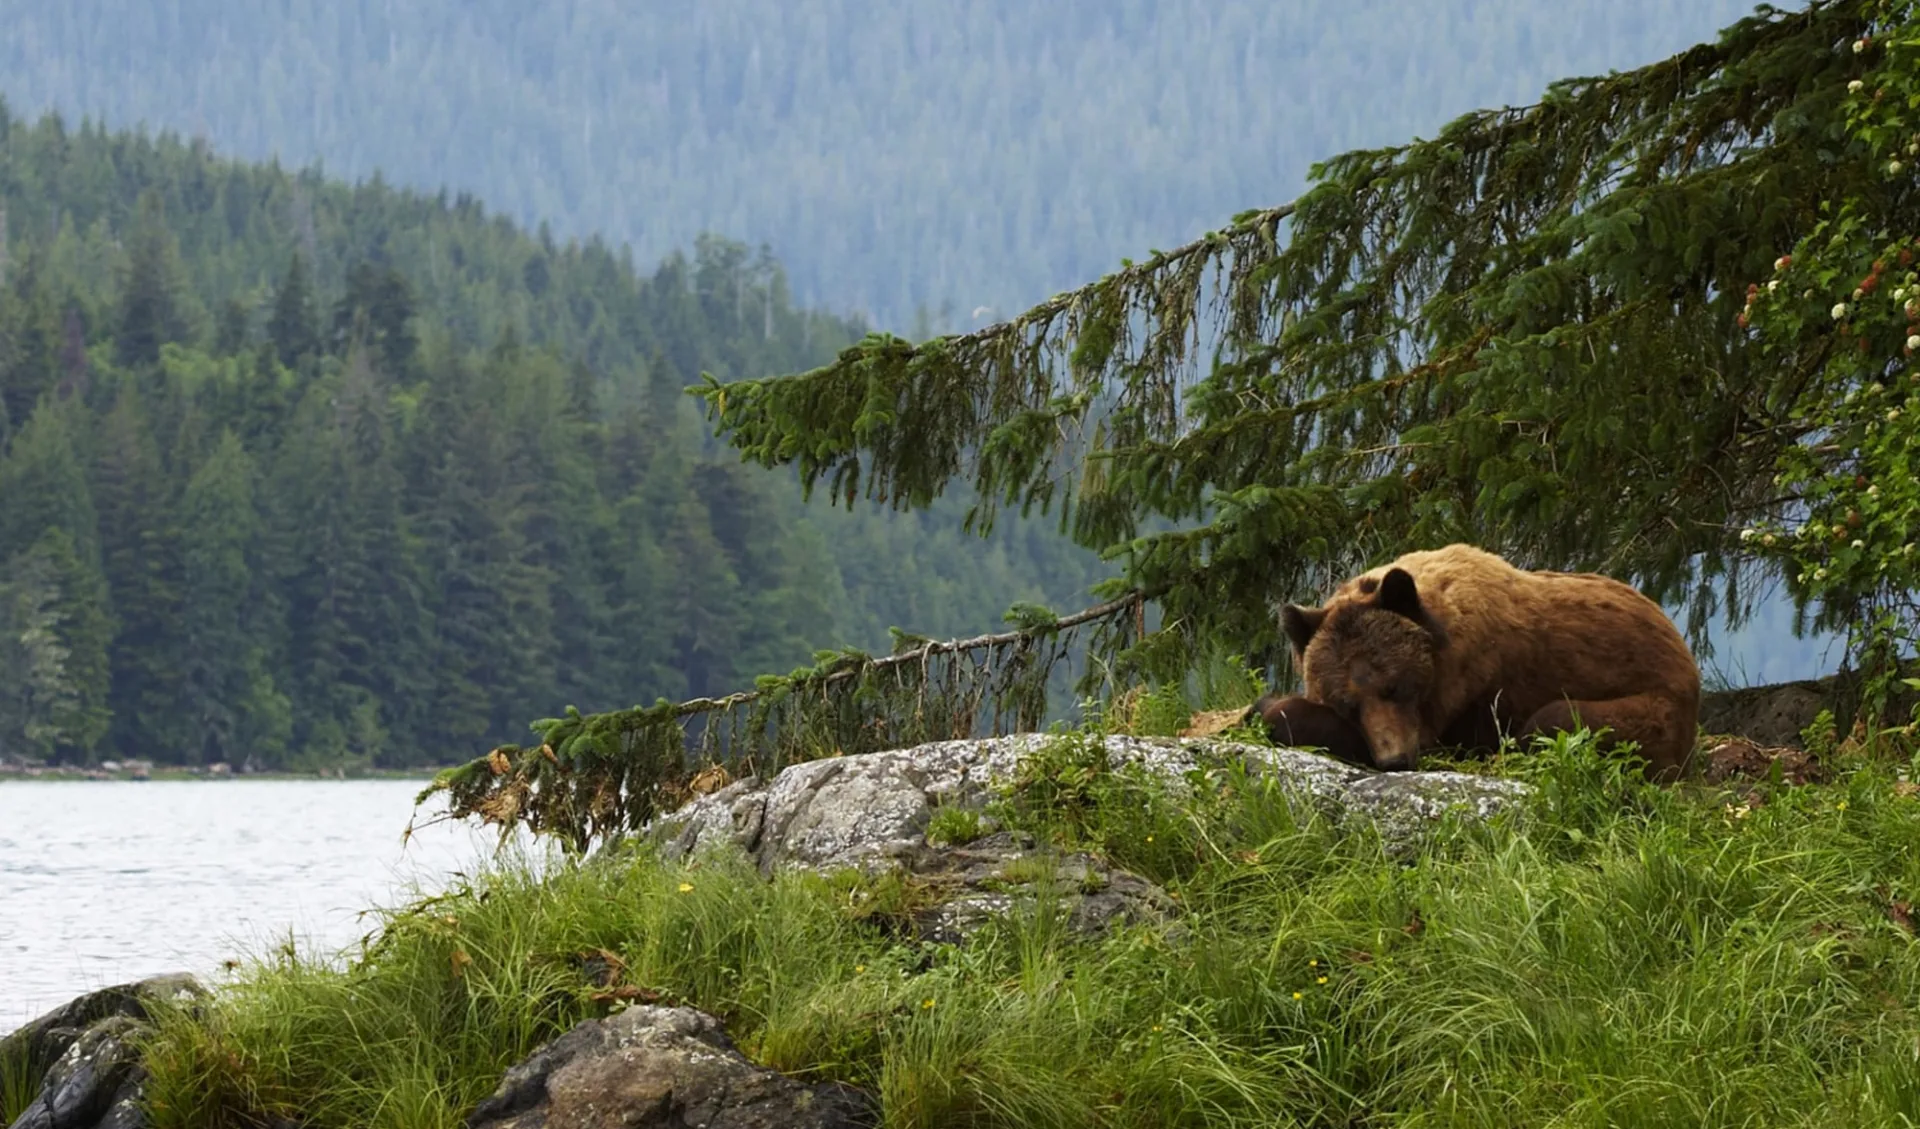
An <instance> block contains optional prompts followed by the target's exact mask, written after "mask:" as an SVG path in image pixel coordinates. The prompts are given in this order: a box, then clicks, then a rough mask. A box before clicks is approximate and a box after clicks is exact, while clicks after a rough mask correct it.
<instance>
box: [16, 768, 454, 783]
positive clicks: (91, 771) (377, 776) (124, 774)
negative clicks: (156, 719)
mask: <svg viewBox="0 0 1920 1129" xmlns="http://www.w3.org/2000/svg"><path fill="white" fill-rule="evenodd" d="M220 767H221V768H225V766H224V765H223V766H220ZM443 771H445V768H443V767H434V768H420V769H362V770H356V771H353V772H344V771H324V770H323V771H315V772H293V771H288V770H276V771H270V772H234V771H231V770H228V771H214V770H211V769H208V768H181V767H177V766H164V767H162V766H155V767H152V768H139V767H134V768H128V767H116V768H111V769H109V768H102V767H93V768H79V767H67V766H53V765H24V766H23V765H18V764H0V785H5V784H7V783H10V782H14V781H60V782H65V783H102V782H112V781H123V782H139V783H149V782H153V781H195V780H200V781H214V780H307V781H342V780H417V781H420V782H421V783H428V782H431V781H432V780H433V779H434V777H436V776H438V775H439V774H440V773H441V772H443Z"/></svg>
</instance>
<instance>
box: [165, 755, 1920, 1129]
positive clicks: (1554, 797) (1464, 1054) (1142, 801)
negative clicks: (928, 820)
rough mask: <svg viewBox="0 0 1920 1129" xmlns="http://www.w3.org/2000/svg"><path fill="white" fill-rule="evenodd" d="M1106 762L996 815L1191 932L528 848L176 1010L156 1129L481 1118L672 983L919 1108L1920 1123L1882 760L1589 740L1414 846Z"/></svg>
mask: <svg viewBox="0 0 1920 1129" xmlns="http://www.w3.org/2000/svg"><path fill="white" fill-rule="evenodd" d="M1089 763H1090V761H1089V759H1088V758H1087V757H1085V756H1084V755H1083V754H1082V753H1080V752H1079V751H1078V746H1077V745H1076V743H1075V742H1072V741H1063V742H1060V743H1058V744H1057V745H1056V746H1055V747H1054V748H1053V749H1052V750H1051V751H1050V752H1049V753H1048V754H1047V755H1046V756H1045V757H1043V758H1041V759H1040V760H1039V761H1038V762H1037V763H1036V764H1035V765H1033V766H1032V768H1031V770H1030V772H1029V773H1028V775H1027V777H1026V779H1025V781H1024V783H1025V786H1024V787H1023V788H1022V789H1021V791H1020V792H1019V793H1018V794H1017V795H1016V796H1015V797H1013V798H1012V799H1010V800H1009V801H1008V803H1007V805H1006V811H1005V812H1003V814H1006V815H1010V816H1012V817H1013V818H1016V819H1018V820H1020V821H1021V822H1024V823H1026V824H1027V825H1028V826H1030V827H1033V828H1035V829H1037V830H1039V831H1041V832H1042V833H1044V834H1046V835H1048V836H1050V837H1052V838H1054V839H1055V840H1056V841H1059V842H1063V843H1071V844H1073V845H1077V846H1083V847H1090V848H1092V849H1095V850H1098V851H1101V852H1104V853H1106V854H1107V855H1109V856H1111V857H1112V858H1113V860H1114V861H1115V862H1117V863H1118V864H1120V865H1122V866H1125V867H1128V868H1131V869H1134V870H1137V871H1139V872H1141V873H1144V874H1146V875H1148V876H1150V877H1153V878H1155V879H1157V880H1159V881H1161V882H1163V883H1165V884H1166V885H1167V886H1168V887H1169V888H1170V889H1171V890H1173V891H1174V892H1175V893H1176V894H1177V896H1178V899H1179V901H1180V903H1181V904H1182V905H1183V906H1184V907H1186V913H1185V917H1184V920H1183V921H1182V922H1181V924H1182V925H1183V926H1184V931H1183V933H1176V934H1173V935H1167V934H1164V933H1163V932H1160V931H1156V930H1153V929H1147V928H1140V929H1135V930H1132V931H1129V932H1126V933H1123V934H1120V935H1116V936H1111V937H1109V938H1107V939H1105V940H1102V941H1099V942H1081V941H1074V940H1072V939H1070V938H1069V937H1067V936H1066V935H1065V934H1064V932H1063V930H1062V928H1061V926H1060V922H1059V921H1058V920H1057V917H1056V915H1054V914H1051V913H1049V912H1047V911H1046V909H1045V908H1044V907H1043V908H1042V909H1041V910H1038V911H1036V912H1034V913H1032V914H1030V915H1027V916H1025V917H1023V918H1021V919H1019V920H1015V921H1010V922H1008V923H1006V924H1005V926H1004V927H1002V928H998V929H995V930H993V931H990V932H989V933H987V934H985V935H984V936H982V937H980V938H978V939H977V940H976V941H974V942H973V943H972V944H971V945H969V946H968V947H966V948H964V949H957V948H923V947H921V946H919V945H917V944H914V943H910V942H906V941H903V940H901V939H900V933H899V931H898V930H897V929H895V928H893V925H894V924H895V922H896V921H897V917H896V915H897V914H898V913H899V912H900V911H901V910H903V909H904V908H905V907H906V906H908V905H909V904H910V903H911V902H912V899H913V898H914V897H915V891H914V890H913V889H911V888H910V887H908V886H904V885H902V884H900V883H898V882H897V881H893V880H880V881H863V880H857V879H854V878H852V877H848V876H839V877H816V876H808V875H797V874H795V875H786V876H782V877H780V878H778V879H776V880H775V881H773V882H771V883H768V882H765V881H763V880H761V879H759V878H758V877H757V876H755V875H754V874H752V873H751V872H749V871H747V870H746V869H744V868H738V867H731V866H728V865H722V864H714V863H708V864H705V865H696V866H691V867H680V866H671V865H664V864H662V863H659V862H658V861H655V860H653V859H650V858H649V857H648V856H647V854H646V853H645V852H644V851H630V852H627V853H624V854H621V855H619V856H617V857H610V858H606V859H603V860H601V861H599V862H597V863H595V864H593V865H588V866H584V867H581V868H578V869H573V870H569V871H567V872H565V873H561V874H557V875H553V876H551V877H549V878H548V879H547V880H546V881H544V882H538V881H535V880H533V879H532V878H531V877H530V876H529V874H528V873H527V872H526V870H524V869H521V868H516V867H513V866H507V867H504V868H502V869H500V870H499V871H497V872H495V873H492V874H489V875H487V876H485V877H484V878H483V879H477V880H476V881H475V882H474V883H473V885H472V886H471V887H470V888H463V889H461V890H459V891H456V892H454V893H453V894H451V895H449V896H447V897H444V898H441V899H437V900H434V901H430V902H425V903H422V904H420V905H417V906H414V907H411V908H409V909H406V910H404V911H400V912H397V913H394V914H392V915H389V917H388V919H387V921H386V923H385V929H384V932H383V934H382V935H381V936H380V938H379V940H378V941H377V942H376V943H375V944H374V945H373V946H372V947H371V948H370V949H369V951H367V952H366V953H365V954H364V955H363V956H361V957H360V958H359V959H357V960H356V961H354V962H353V963H352V965H351V966H350V967H348V968H346V969H345V970H344V971H340V970H334V969H331V968H329V967H327V966H326V965H324V964H323V963H321V962H317V961H313V960H308V959H304V958H301V957H297V956H295V955H292V954H284V953H283V954H278V955H276V956H274V957H273V958H271V959H270V960H268V961H266V962H265V963H263V964H262V965H260V966H259V967H257V968H255V969H253V970H251V971H250V972H249V973H248V974H247V975H245V976H244V978H242V979H241V980H240V981H239V982H238V983H237V984H235V985H234V986H233V987H231V988H229V989H227V990H225V991H224V992H223V993H222V994H221V998H220V1001H219V1003H218V1005H217V1006H216V1007H215V1008H214V1009H213V1010H212V1012H211V1013H210V1014H209V1015H208V1016H206V1017H205V1018H203V1019H202V1020H200V1021H198V1022H189V1021H187V1020H185V1019H175V1020H172V1021H170V1022H168V1023H167V1024H166V1025H165V1026H164V1028H163V1031H162V1033H161V1035H160V1036H159V1037H158V1038H157V1040H156V1041H155V1043H154V1045H153V1047H152V1050H151V1068H152V1070H153V1075H154V1077H153V1084H152V1091H151V1092H152V1101H153V1111H154V1119H155V1123H156V1124H157V1125H158V1126H162V1127H171V1126H180V1127H185V1126H195V1127H201V1126H223V1125H230V1126H238V1125H245V1124H251V1123H255V1121H256V1119H257V1118H258V1116H259V1115H261V1114H285V1115H298V1116H299V1117H300V1118H301V1119H302V1121H303V1122H304V1123H305V1124H307V1125H310V1126H315V1127H320V1126H349V1125H351V1126H396V1127H398V1126H408V1127H412V1126H453V1125H456V1124H458V1122H459V1118H460V1117H461V1116H462V1114H463V1113H464V1112H465V1110H466V1109H467V1108H468V1107H469V1106H470V1105H471V1103H473V1102H474V1101H475V1100H477V1099H478V1098H480V1097H482V1096H484V1095H485V1094H486V1093H488V1092H489V1091H490V1090H491V1089H492V1088H493V1086H494V1085H495V1084H496V1083H497V1081H498V1079H499V1077H500V1075H501V1072H502V1071H503V1070H504V1069H505V1068H506V1067H507V1066H508V1065H509V1064H510V1063H512V1062H514V1061H516V1060H517V1059H519V1058H520V1057H522V1056H524V1055H525V1054H526V1053H527V1052H528V1051H529V1050H531V1049H532V1048H533V1047H534V1046H535V1045H536V1044H538V1043H539V1042H541V1041H542V1040H544V1039H547V1038H549V1037H551V1036H553V1035H555V1034H557V1033H558V1032H560V1031H562V1030H564V1029H566V1028H567V1027H568V1026H569V1025H571V1024H573V1023H574V1022H576V1021H578V1020H579V1019H581V1018H584V1017H587V1016H591V1015H596V1014H603V1013H604V1012H605V1011H606V1010H607V1009H608V1008H609V1007H610V1006H614V1004H613V1003H612V1002H611V1000H610V999H609V997H610V996H613V995H625V996H629V997H632V996H636V995H639V996H644V997H645V998H651V997H652V995H653V994H654V993H658V994H659V995H660V997H661V998H663V999H666V1000H669V1001H676V1002H686V1003H690V1004H692V1005H695V1006H698V1007H702V1008H705V1009H708V1010H711V1011H713V1012H716V1013H718V1014H720V1015H721V1016H723V1017H724V1018H725V1019H726V1020H727V1022H728V1024H729V1026H730V1029H731V1030H732V1032H733V1033H734V1035H735V1037H736V1038H737V1039H738V1040H739V1042H740V1044H741V1045H742V1048H743V1049H744V1050H745V1051H746V1052H747V1053H748V1054H749V1055H751V1056H752V1057H754V1058H756V1059H758V1060H760V1061H763V1062H766V1063H768V1064H770V1065H773V1066H775V1067H778V1068H780V1069H782V1070H786V1071H789V1072H792V1073H794V1074H798V1075H802V1076H807V1077H813V1078H835V1079H841V1080H845V1081H848V1082H851V1083H854V1084H856V1085H859V1086H863V1087H866V1088H869V1089H871V1090H872V1091H874V1092H875V1093H877V1094H878V1095H880V1097H881V1099H882V1101H883V1103H884V1105H885V1108H886V1116H887V1124H888V1125H890V1126H897V1127H908V1126H981V1125H996V1126H998V1125H1004V1126H1095V1125H1099V1126H1141V1127H1146V1126H1159V1125H1249V1126H1252V1125H1262V1126H1265V1125H1275V1124H1294V1123H1297V1124H1313V1125H1368V1126H1376V1125H1396V1126H1415V1125H1419V1126H1426V1125H1462V1126H1465V1125H1474V1126H1480V1125H1501V1126H1515V1125H1547V1124H1552V1125H1571V1126H1584V1125H1593V1126H1601V1125H1677V1124H1685V1125H1701V1126H1723V1125H1724V1126H1733V1125H1743V1126H1744V1125H1767V1126H1778V1125H1814V1124H1818V1125H1833V1124H1847V1125H1886V1126H1896V1125H1913V1124H1915V1123H1916V1121H1920V1016H1916V1015H1915V1014H1914V1013H1913V1012H1912V1011H1911V1010H1909V1009H1910V1008H1911V1007H1912V1006H1914V1003H1915V1001H1920V949H1917V948H1916V946H1915V940H1914V935H1913V925H1912V922H1911V921H1910V920H1909V916H1908V914H1909V912H1910V911H1909V908H1908V904H1907V903H1908V902H1909V901H1911V900H1916V895H1920V800H1916V799H1915V798H1914V797H1913V796H1912V795H1910V794H1909V793H1910V791H1911V789H1909V788H1907V787H1906V786H1905V785H1903V784H1901V783H1900V782H1899V781H1898V780H1897V779H1896V776H1895V774H1894V772H1893V770H1892V769H1891V768H1890V767H1888V766H1887V765H1885V764H1883V763H1872V762H1867V761H1858V762H1852V763H1848V764H1846V765H1845V766H1844V768H1843V771H1842V772H1841V773H1840V776H1839V779H1838V780H1837V781H1836V782H1834V783H1831V784H1825V785H1819V786H1811V787H1802V788H1788V787H1784V786H1767V785H1761V786H1759V787H1758V788H1757V790H1756V791H1755V792H1754V793H1753V794H1752V795H1751V796H1750V797H1746V798H1745V799H1744V801H1743V800H1742V799H1741V798H1739V797H1735V796H1732V795H1730V794H1723V793H1711V794H1709V793H1706V792H1702V791H1700V790H1692V791H1682V792H1669V791H1661V790H1657V789H1653V788H1650V787H1647V786H1645V785H1644V784H1641V783H1639V782H1637V781H1635V780H1631V779H1628V778H1627V777H1625V776H1623V775H1622V774H1621V773H1620V772H1619V770H1618V769H1617V768H1616V767H1615V766H1613V765H1612V764H1610V763H1609V762H1607V761H1605V760H1602V759H1600V758H1599V757H1597V756H1596V755H1594V753H1593V752H1592V751H1591V749H1590V748H1589V746H1588V745H1587V744H1586V743H1585V742H1583V741H1578V740H1569V741H1562V742H1561V743H1559V744H1558V745H1556V746H1554V747H1552V748H1550V749H1547V750H1546V751H1544V752H1541V753H1538V754H1535V755H1529V756H1515V757H1512V758H1509V760H1508V762H1507V763H1505V764H1503V765H1498V766H1496V768H1495V770H1496V771H1502V772H1509V773H1518V774H1524V775H1527V776H1529V777H1531V778H1532V779H1534V780H1535V781H1536V782H1537V783H1538V785H1539V786H1540V789H1541V791H1540V795H1539V800H1538V802H1537V803H1535V804H1534V805H1533V806H1532V808H1531V810H1530V811H1529V812H1528V813H1526V814H1525V815H1516V816H1513V817H1509V818H1506V819H1504V820H1503V821H1501V822H1499V823H1497V824H1495V825H1493V826H1489V827H1482V828H1468V827H1457V828H1450V829H1443V830H1442V831H1441V832H1440V833H1439V834H1438V835H1437V836H1436V837H1435V839H1434V841H1433V842H1432V843H1431V844H1430V845H1429V846H1428V847H1426V848H1425V849H1424V850H1422V852H1421V853H1420V854H1419V855H1418V856H1417V857H1415V858H1413V859H1403V860H1398V861H1396V860H1395V859H1392V858H1389V857H1388V856H1387V855H1386V854H1385V853H1384V852H1383V851H1382V849H1381V846H1380V844H1378V843H1377V842H1375V841H1374V840H1373V838H1372V837H1371V836H1370V835H1368V834H1365V833H1343V832H1340V831H1337V830H1335V829H1334V828H1332V827H1330V826H1328V825H1327V824H1326V823H1325V822H1323V821H1321V820H1320V819H1318V818H1316V817H1314V816H1312V815H1311V814H1309V813H1307V812H1305V811H1303V810H1301V809H1300V808H1298V807H1296V806H1295V805H1294V804H1292V803H1291V802H1289V800H1288V799H1287V797H1286V796H1285V795H1284V794H1282V793H1281V792H1279V791H1278V790H1276V789H1275V788H1273V787H1270V786H1266V785H1264V784H1262V783H1261V782H1259V781H1252V780H1245V779H1236V780H1226V779H1222V780H1214V781H1210V782H1206V783H1204V784H1202V785H1201V786H1200V787H1199V789H1198V790H1197V792H1196V794H1195V795H1194V796H1191V797H1185V796H1181V797H1175V796H1168V795H1164V794H1161V793H1157V792H1155V791H1153V790H1152V789H1151V788H1148V787H1147V786H1145V785H1143V784H1141V783H1139V782H1137V781H1133V780H1128V779H1120V778H1115V777H1112V776H1108V775H1104V774H1101V773H1098V772H1086V771H1082V770H1083V769H1085V768H1086V767H1087V765H1088V764H1089ZM947 822H948V823H952V822H954V821H947ZM583 956H585V957H587V958H588V959H585V960H583ZM608 968H610V969H612V970H613V975H612V982H613V983H614V984H615V985H616V986H617V987H618V988H619V989H620V990H617V991H608V990H605V989H603V988H601V987H598V986H597V984H598V983H599V982H603V981H605V980H606V977H605V976H604V975H603V970H604V969H608Z"/></svg>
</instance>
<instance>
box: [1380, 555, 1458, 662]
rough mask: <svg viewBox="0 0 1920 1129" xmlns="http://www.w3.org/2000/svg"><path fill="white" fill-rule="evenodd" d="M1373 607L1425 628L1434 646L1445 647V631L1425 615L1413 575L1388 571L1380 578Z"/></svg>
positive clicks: (1399, 571) (1406, 572)
mask: <svg viewBox="0 0 1920 1129" xmlns="http://www.w3.org/2000/svg"><path fill="white" fill-rule="evenodd" d="M1374 606H1375V607H1378V608H1381V609H1383V610H1386V611H1390V612H1392V613H1394V614H1395V615H1403V616H1406V617H1407V618H1408V619H1410V620H1412V621H1413V622H1415V623H1417V624H1419V625H1420V626H1422V627H1424V628H1426V629H1427V631H1428V633H1429V634H1431V635H1432V636H1433V642H1434V645H1435V646H1438V647H1445V646H1446V645H1447V632H1446V629H1445V628H1443V627H1441V626H1440V621H1438V620H1436V619H1434V618H1433V616H1431V615H1429V614H1428V613H1427V608H1426V605H1425V604H1422V603H1421V602H1420V590H1419V589H1418V588H1416V587H1415V586H1414V583H1413V574H1412V573H1410V572H1408V571H1407V570H1406V569H1404V568H1394V569H1388V570H1387V575H1385V576H1383V577H1381V578H1380V597H1379V599H1378V600H1377V601H1376V602H1375V605H1374Z"/></svg>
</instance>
